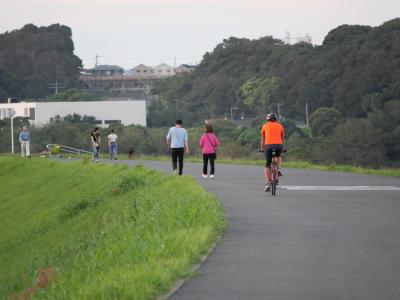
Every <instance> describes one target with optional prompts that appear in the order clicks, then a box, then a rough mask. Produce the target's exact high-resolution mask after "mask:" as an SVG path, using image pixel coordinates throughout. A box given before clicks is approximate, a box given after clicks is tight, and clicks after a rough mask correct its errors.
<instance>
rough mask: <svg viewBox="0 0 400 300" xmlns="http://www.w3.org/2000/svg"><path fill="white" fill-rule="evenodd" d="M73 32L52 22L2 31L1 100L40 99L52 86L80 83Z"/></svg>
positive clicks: (0, 44)
mask: <svg viewBox="0 0 400 300" xmlns="http://www.w3.org/2000/svg"><path fill="white" fill-rule="evenodd" d="M73 52H74V44H73V42H72V32H71V29H70V28H69V27H67V26H63V25H59V24H53V25H50V26H48V27H44V26H43V27H37V26H35V25H33V24H27V25H25V26H24V27H23V28H21V29H18V30H13V31H10V32H5V33H3V34H0V101H5V100H7V98H8V97H17V98H21V99H37V98H41V97H45V96H48V95H50V94H52V93H54V90H52V89H50V88H49V85H51V84H53V85H54V84H55V82H56V80H57V81H58V84H59V85H60V86H63V87H64V88H69V87H73V86H76V85H77V82H78V79H79V69H80V68H81V67H82V61H81V60H80V58H79V57H77V56H76V55H74V53H73Z"/></svg>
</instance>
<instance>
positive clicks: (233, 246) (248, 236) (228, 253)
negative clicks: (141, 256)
mask: <svg viewBox="0 0 400 300" xmlns="http://www.w3.org/2000/svg"><path fill="white" fill-rule="evenodd" d="M130 163H131V164H132V162H130ZM134 163H136V162H134ZM134 163H133V164H134ZM142 163H143V164H144V165H146V166H149V167H152V168H156V169H159V170H163V171H167V172H168V171H169V170H170V165H169V163H167V162H142ZM200 172H201V167H200V165H199V164H189V163H187V164H185V169H184V173H185V174H191V175H193V176H195V178H196V179H197V180H198V181H199V183H201V184H202V185H204V187H205V188H206V189H207V190H208V191H210V192H214V193H216V194H217V196H218V197H219V198H220V199H221V201H222V203H223V205H224V207H225V210H226V214H227V217H228V223H229V225H228V228H227V230H226V232H225V234H224V236H223V238H222V240H221V241H220V242H219V243H218V245H217V247H216V248H215V250H214V252H213V253H212V254H211V255H210V257H209V258H208V259H207V261H206V262H205V263H204V264H203V265H202V266H201V268H200V269H199V270H198V272H199V273H200V274H201V275H200V276H197V277H195V278H191V279H189V280H187V281H186V282H185V283H184V284H183V286H182V287H181V288H180V289H179V290H178V291H177V292H176V293H175V294H174V295H172V297H171V298H170V299H173V300H178V299H182V300H190V299H207V300H213V299H221V300H223V299H246V300H247V299H271V300H303V299H304V300H313V299H321V300H322V299H323V300H331V299H332V300H339V299H340V300H344V299H346V300H347V299H348V300H358V299H359V300H369V299H371V300H386V299H387V300H396V299H400V190H399V188H400V179H398V178H386V177H374V176H364V175H356V174H347V173H335V172H323V171H309V170H307V171H304V170H285V173H284V177H283V178H282V180H281V187H280V188H279V189H278V191H277V197H275V198H273V197H271V196H270V195H269V194H266V193H264V192H263V191H262V188H263V181H262V167H254V166H236V165H217V173H216V176H217V178H216V180H214V181H212V180H204V179H201V178H200ZM305 186H307V187H308V188H304V187H305ZM321 186H323V187H324V188H318V187H321ZM355 186H356V187H355ZM388 186H391V188H388ZM293 187H300V188H293ZM330 187H335V188H330ZM337 187H345V188H342V189H337ZM360 187H364V188H360ZM378 187H380V188H378ZM396 187H397V189H396ZM371 189H372V190H371Z"/></svg>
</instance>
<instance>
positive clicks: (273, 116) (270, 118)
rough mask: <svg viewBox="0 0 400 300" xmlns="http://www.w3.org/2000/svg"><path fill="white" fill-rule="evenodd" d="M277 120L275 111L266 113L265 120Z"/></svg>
mask: <svg viewBox="0 0 400 300" xmlns="http://www.w3.org/2000/svg"><path fill="white" fill-rule="evenodd" d="M276 120H278V116H277V115H276V114H275V113H270V114H268V115H267V121H276Z"/></svg>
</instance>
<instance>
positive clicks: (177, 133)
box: [167, 120, 189, 175]
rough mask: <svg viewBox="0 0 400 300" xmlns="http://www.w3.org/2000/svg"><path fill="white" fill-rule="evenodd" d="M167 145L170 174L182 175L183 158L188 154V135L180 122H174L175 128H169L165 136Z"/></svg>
mask: <svg viewBox="0 0 400 300" xmlns="http://www.w3.org/2000/svg"><path fill="white" fill-rule="evenodd" d="M167 144H168V146H169V147H170V148H171V158H172V172H173V174H176V173H178V175H182V171H183V156H184V154H185V150H186V153H189V144H188V134H187V131H186V129H185V128H183V127H182V120H176V122H175V127H171V128H170V129H169V131H168V134H167ZM178 160H179V171H177V169H178V166H177V163H178Z"/></svg>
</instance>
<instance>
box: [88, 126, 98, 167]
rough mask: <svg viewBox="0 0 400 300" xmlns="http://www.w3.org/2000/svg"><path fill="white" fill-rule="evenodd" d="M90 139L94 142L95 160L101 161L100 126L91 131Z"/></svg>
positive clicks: (93, 159)
mask: <svg viewBox="0 0 400 300" xmlns="http://www.w3.org/2000/svg"><path fill="white" fill-rule="evenodd" d="M90 140H91V142H92V148H93V158H92V161H93V162H98V161H99V152H100V128H99V127H95V128H94V130H93V131H92V132H91V133H90Z"/></svg>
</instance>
